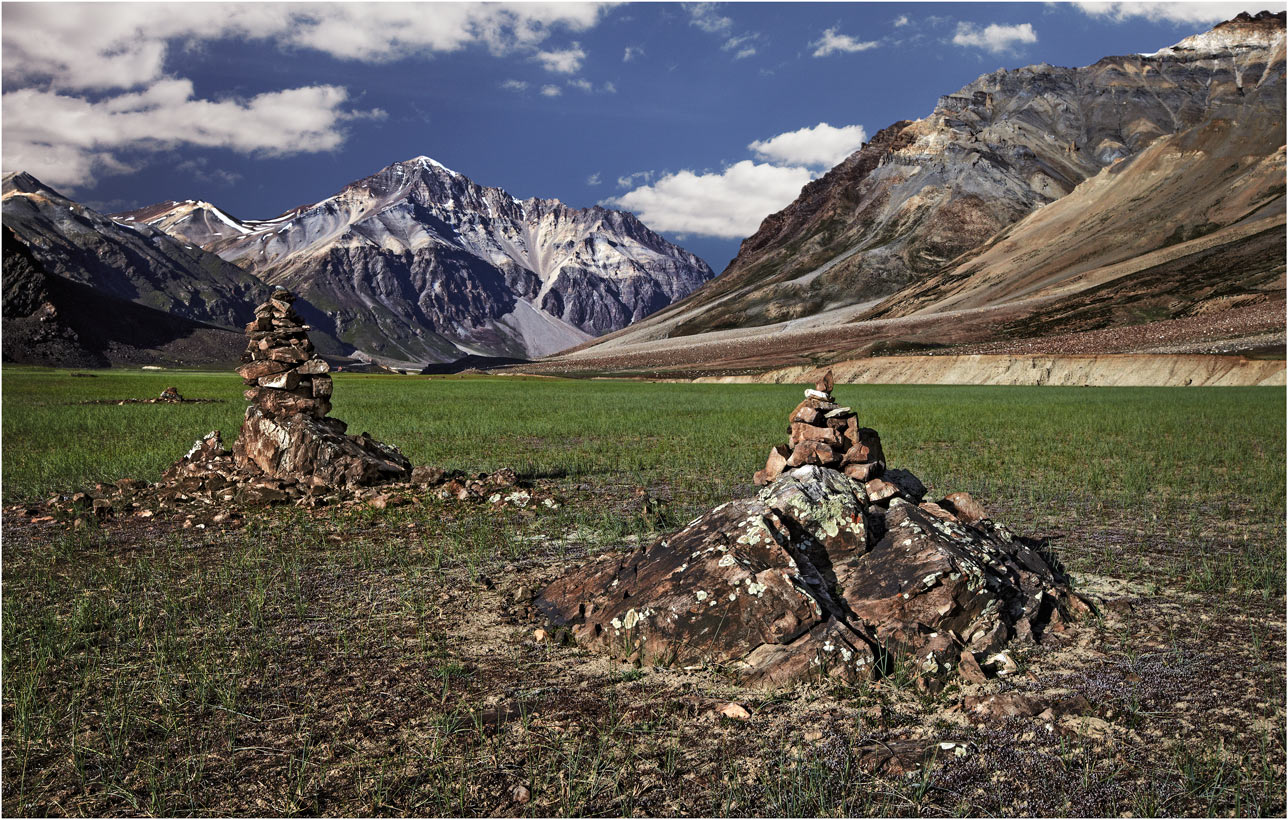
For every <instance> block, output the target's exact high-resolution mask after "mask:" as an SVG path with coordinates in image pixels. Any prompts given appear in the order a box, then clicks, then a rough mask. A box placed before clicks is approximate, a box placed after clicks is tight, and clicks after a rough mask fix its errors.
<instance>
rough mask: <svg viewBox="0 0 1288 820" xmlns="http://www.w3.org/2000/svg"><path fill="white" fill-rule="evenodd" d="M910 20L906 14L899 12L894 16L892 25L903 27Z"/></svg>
mask: <svg viewBox="0 0 1288 820" xmlns="http://www.w3.org/2000/svg"><path fill="white" fill-rule="evenodd" d="M911 22H912V21H911V20H909V19H908V15H906V14H900V15H899V16H898V17H896V18H894V27H895V28H903V27H904V26H906V25H908V24H909V23H911Z"/></svg>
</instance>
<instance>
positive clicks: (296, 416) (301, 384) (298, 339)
mask: <svg viewBox="0 0 1288 820" xmlns="http://www.w3.org/2000/svg"><path fill="white" fill-rule="evenodd" d="M294 299H295V297H293V296H292V295H291V294H290V293H289V292H288V291H285V290H277V291H274V292H273V295H272V296H270V297H269V299H268V301H267V302H265V303H264V304H262V305H260V306H258V307H257V308H255V320H254V321H253V322H251V323H250V324H248V325H247V326H246V333H247V335H249V336H250V343H249V344H248V345H247V346H246V352H245V353H244V354H242V360H243V361H244V362H245V364H243V365H242V366H241V367H239V368H238V369H237V372H238V373H239V374H240V375H241V377H242V379H243V380H244V381H245V382H246V384H248V385H250V389H248V390H247V391H246V393H245V396H246V400H247V401H249V402H250V403H251V404H250V407H248V408H246V418H245V421H243V422H242V429H241V435H239V436H238V437H237V443H236V444H235V445H234V446H233V457H234V459H235V460H236V462H237V465H238V466H239V467H243V468H252V469H258V470H259V471H260V472H262V473H264V474H265V475H270V476H274V477H277V478H292V479H295V480H297V481H304V482H306V483H307V484H310V485H313V486H323V487H325V486H337V485H343V486H350V487H363V486H370V485H372V484H381V483H385V482H389V481H398V480H403V479H405V478H407V477H408V475H409V474H410V472H411V462H409V461H408V460H407V458H406V457H405V456H404V455H403V454H402V453H401V452H399V451H398V449H397V448H396V447H392V446H390V445H387V444H382V443H381V442H379V441H376V440H375V439H373V438H372V437H371V436H370V435H368V434H367V433H363V434H362V435H361V436H349V435H345V430H346V429H347V427H348V425H346V424H345V423H344V422H343V421H341V420H340V419H334V418H327V413H330V412H331V377H330V376H329V375H327V373H328V372H329V371H330V370H331V368H330V366H329V365H328V364H327V363H326V362H325V361H323V360H322V359H321V358H319V357H318V356H317V355H316V354H315V353H314V352H313V343H312V342H310V341H309V335H308V330H309V328H308V326H307V325H305V324H304V322H303V320H302V319H300V317H299V315H298V314H296V312H295V310H294V309H293V308H292V307H291V302H293V301H294Z"/></svg>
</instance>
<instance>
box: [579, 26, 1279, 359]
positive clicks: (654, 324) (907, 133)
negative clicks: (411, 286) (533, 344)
mask: <svg viewBox="0 0 1288 820" xmlns="http://www.w3.org/2000/svg"><path fill="white" fill-rule="evenodd" d="M1284 16H1285V15H1284V14H1283V13H1282V12H1281V13H1279V14H1270V13H1268V12H1263V13H1261V14H1259V15H1257V16H1255V17H1252V16H1249V15H1246V14H1244V15H1240V16H1239V17H1237V18H1235V19H1234V20H1231V21H1228V22H1226V23H1222V24H1220V25H1218V26H1216V27H1215V28H1214V29H1212V30H1211V31H1209V32H1205V33H1203V34H1199V35H1196V36H1194V37H1190V38H1188V39H1186V40H1183V41H1181V42H1180V43H1178V44H1176V45H1175V46H1172V47H1170V48H1165V49H1162V50H1160V51H1158V52H1154V53H1151V54H1134V55H1126V56H1120V57H1107V58H1105V59H1102V60H1100V61H1099V62H1097V63H1095V64H1093V65H1090V66H1085V67H1082V68H1061V67H1055V66H1050V65H1045V64H1044V65H1036V66H1028V67H1025V68H1019V69H1014V70H1008V71H997V72H993V73H990V74H985V75H983V76H981V77H980V78H979V79H977V80H975V81H974V82H973V83H971V84H969V85H967V86H966V87H965V88H962V89H961V90H959V91H957V92H955V93H953V94H949V95H946V96H944V97H941V98H940V100H939V102H938V104H937V105H936V107H935V109H934V111H933V112H932V113H931V114H930V115H929V116H927V117H925V118H923V119H920V120H916V121H901V122H898V123H895V124H893V125H891V126H890V127H888V128H886V129H883V130H882V131H880V132H878V133H877V134H876V135H874V137H873V138H872V140H871V142H869V143H867V144H865V145H864V146H863V147H862V148H861V149H860V150H859V151H857V152H856V153H854V154H853V155H851V156H850V157H849V158H847V159H846V160H845V161H844V162H842V163H841V164H840V165H838V166H837V167H835V168H833V169H832V170H831V171H830V172H828V173H827V174H826V175H824V176H823V177H822V178H820V179H818V180H815V181H813V182H811V183H810V184H808V185H807V186H805V188H804V189H803V190H802V191H801V194H800V196H799V197H798V198H797V200H796V201H795V202H793V203H792V204H791V205H789V206H788V207H787V208H785V209H784V210H782V211H780V212H778V213H776V214H773V215H771V216H769V217H767V218H766V219H765V220H764V222H763V223H762V224H761V226H760V228H759V230H758V231H757V232H756V233H755V234H754V235H753V236H751V237H749V238H747V239H746V240H745V241H744V242H743V243H742V246H741V248H740V250H739V253H738V256H737V257H736V258H735V259H734V260H733V262H732V263H730V265H729V267H728V268H727V269H726V270H725V272H724V273H723V274H722V275H721V276H719V277H718V278H716V279H714V280H713V281H711V282H710V283H708V284H707V285H706V286H704V287H702V288H700V289H699V290H697V291H696V292H695V293H693V294H692V295H691V296H689V297H688V298H687V299H685V300H683V301H681V302H679V303H677V304H675V305H672V306H671V307H670V308H668V309H666V310H664V311H661V312H659V313H657V314H655V315H654V316H652V317H650V318H648V319H646V320H645V321H643V322H641V323H639V324H637V325H635V326H632V327H631V328H628V329H627V330H626V331H624V332H621V333H616V334H612V335H610V336H607V337H605V338H604V339H601V340H597V341H596V342H595V343H593V344H591V345H587V346H583V347H582V348H580V349H578V350H577V351H575V352H574V353H573V354H571V355H570V358H577V359H578V360H581V361H589V360H591V359H594V358H595V357H597V356H598V357H615V358H616V359H618V360H620V361H625V360H623V359H621V357H623V356H628V357H629V356H635V357H636V358H637V360H638V361H639V362H641V363H642V362H644V361H645V360H648V359H649V358H650V357H653V358H656V354H657V352H658V351H660V350H663V349H665V350H667V351H670V353H672V354H674V356H675V357H676V361H679V360H681V359H682V360H685V361H687V362H689V363H699V362H701V361H702V360H703V358H704V357H705V358H707V359H708V360H709V359H711V358H712V357H713V356H719V357H723V361H724V362H725V363H726V364H731V363H733V362H738V363H739V366H745V365H746V364H748V363H749V361H750V359H749V358H748V356H746V355H743V354H734V353H732V352H731V351H732V348H730V349H728V350H722V351H721V352H719V353H717V352H716V351H715V348H707V347H704V345H708V344H710V345H716V344H725V345H731V344H740V345H743V346H747V345H750V344H752V341H753V340H754V341H755V342H756V343H757V344H762V345H765V346H770V347H774V348H775V349H776V350H777V349H779V348H781V350H778V352H777V353H775V354H774V355H776V356H778V358H779V359H781V360H782V361H787V360H789V359H791V358H792V357H793V356H795V357H796V358H797V360H801V359H808V357H811V356H814V357H817V356H839V355H843V354H847V353H853V352H855V351H856V350H866V351H869V352H870V351H871V350H874V349H875V350H879V349H882V346H883V345H885V346H887V347H888V346H889V345H892V344H893V345H895V346H896V347H898V346H900V345H903V346H909V345H910V346H912V347H916V346H922V347H932V346H939V345H961V344H965V343H971V342H976V343H978V342H985V341H996V340H998V339H999V338H1001V339H1007V338H1022V337H1026V336H1034V335H1044V334H1050V333H1062V332H1069V331H1078V330H1093V329H1103V328H1106V327H1112V326H1118V325H1125V324H1139V323H1141V322H1143V321H1150V320H1170V319H1178V318H1185V317H1189V316H1198V315H1201V314H1206V315H1214V312H1219V311H1220V310H1223V309H1234V308H1237V307H1239V306H1240V305H1242V306H1245V307H1246V306H1248V305H1253V304H1256V305H1261V304H1264V303H1266V302H1267V300H1269V301H1275V300H1278V301H1279V302H1282V299H1283V270H1284V266H1283V246H1284V147H1283V146H1284V139H1283V134H1284V95H1285V87H1284ZM1228 262H1237V264H1227V263H1228ZM1279 325H1280V326H1282V317H1281V318H1280V320H1279ZM829 328H830V329H834V330H835V331H836V332H832V333H825V332H824V331H826V330H828V329H829ZM800 334H805V335H800ZM789 351H790V352H789ZM764 352H766V353H767V352H768V348H767V347H766V348H764Z"/></svg>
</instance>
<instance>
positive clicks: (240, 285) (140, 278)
mask: <svg viewBox="0 0 1288 820" xmlns="http://www.w3.org/2000/svg"><path fill="white" fill-rule="evenodd" d="M2 190H3V209H4V224H5V226H6V227H8V228H10V229H11V230H12V231H13V232H14V234H16V236H17V238H18V239H20V240H22V242H23V244H24V245H26V246H27V248H29V249H30V251H31V254H32V255H33V256H34V257H35V258H36V259H37V260H39V261H40V263H41V265H42V266H43V267H44V269H45V270H46V271H47V272H49V273H51V274H54V275H57V276H60V277H63V278H65V279H68V280H71V281H74V282H80V283H82V284H84V285H88V286H90V287H92V288H94V289H95V290H97V291H99V292H102V293H105V294H108V295H111V296H115V297H117V298H119V299H123V300H126V301H130V302H135V303H137V304H141V305H144V306H147V307H151V308H155V309H157V310H161V311H165V312H167V313H172V314H174V315H175V316H179V317H182V318H186V319H192V320H195V321H198V322H205V323H210V324H215V325H223V326H228V327H240V326H241V325H243V324H245V323H246V322H249V321H250V320H251V318H253V315H254V310H253V309H254V306H255V304H256V300H258V299H261V298H263V297H264V296H265V295H266V294H267V293H268V290H269V289H268V287H267V286H266V285H264V283H263V282H260V281H259V280H258V279H256V278H255V277H254V276H252V275H250V274H249V273H247V272H246V271H244V270H242V269H241V268H239V267H238V266H237V265H234V264H231V263H229V262H225V261H224V260H223V259H220V258H219V257H218V256H216V255H214V254H212V253H208V252H206V251H204V250H202V249H201V248H200V247H197V246H195V245H194V244H192V243H189V242H183V241H179V240H176V239H174V238H172V237H170V236H169V235H167V234H166V233H164V232H162V231H159V230H156V229H154V228H150V227H148V226H147V225H138V224H132V223H128V222H127V223H121V222H118V221H116V220H113V219H109V218H108V217H106V216H104V215H102V214H100V213H98V212H97V211H95V210H93V209H92V208H87V207H85V206H84V205H81V204H80V203H78V202H74V201H73V200H71V199H68V198H67V197H65V196H63V195H62V194H60V193H58V192H57V191H55V190H54V189H52V188H50V187H48V186H46V185H44V184H42V183H41V182H40V180H38V179H36V178H35V177H33V176H31V175H30V174H25V173H10V174H5V176H4V179H3V186H2Z"/></svg>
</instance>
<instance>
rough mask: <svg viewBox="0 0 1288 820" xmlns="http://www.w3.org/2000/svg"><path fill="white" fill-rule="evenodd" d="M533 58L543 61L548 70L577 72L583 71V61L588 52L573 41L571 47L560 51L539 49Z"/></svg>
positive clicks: (562, 72)
mask: <svg viewBox="0 0 1288 820" xmlns="http://www.w3.org/2000/svg"><path fill="white" fill-rule="evenodd" d="M533 59H534V60H536V61H537V62H539V63H541V67H542V68H544V69H545V70H546V71H550V72H553V73H555V74H576V73H577V72H578V71H581V61H582V60H584V59H586V52H585V51H583V50H582V48H581V46H580V45H578V44H577V43H573V44H572V47H571V48H565V49H561V50H558V51H538V52H537V53H536V54H535V55H533Z"/></svg>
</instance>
